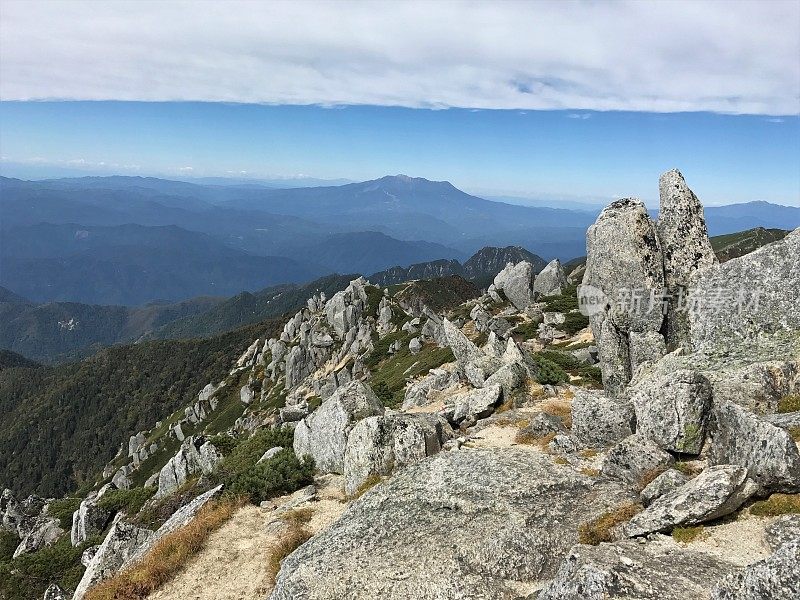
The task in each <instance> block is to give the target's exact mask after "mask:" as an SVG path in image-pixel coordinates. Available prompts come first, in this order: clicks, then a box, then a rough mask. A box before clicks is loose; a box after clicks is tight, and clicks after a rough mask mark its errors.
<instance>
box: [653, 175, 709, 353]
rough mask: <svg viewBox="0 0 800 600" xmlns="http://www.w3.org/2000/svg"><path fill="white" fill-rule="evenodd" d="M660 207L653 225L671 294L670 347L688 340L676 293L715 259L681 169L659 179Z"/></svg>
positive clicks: (700, 210) (698, 205) (699, 210)
mask: <svg viewBox="0 0 800 600" xmlns="http://www.w3.org/2000/svg"><path fill="white" fill-rule="evenodd" d="M658 189H659V195H660V207H659V212H658V221H657V222H656V228H657V230H658V237H659V239H660V240H661V249H662V251H663V254H664V277H665V283H666V287H667V291H668V292H669V293H670V295H671V299H670V302H669V304H668V311H667V338H668V339H667V342H668V346H669V348H670V349H674V348H677V347H679V346H685V345H686V344H687V343H688V342H689V328H688V319H687V318H686V313H685V312H683V311H681V310H680V309H679V307H678V305H677V298H676V297H675V296H676V294H678V293H679V290H685V289H686V288H688V287H689V285H690V284H691V283H692V281H693V278H694V277H695V275H696V274H697V273H698V272H700V271H702V270H704V269H708V268H710V267H712V266H714V265H716V264H717V263H718V261H717V256H716V254H715V253H714V249H713V248H712V247H711V241H710V240H709V239H708V231H707V229H706V221H705V217H704V216H703V205H702V204H701V203H700V200H698V199H697V196H695V195H694V193H693V192H692V190H690V189H689V186H688V185H686V181H684V179H683V175H681V173H680V171H678V170H677V169H673V170H671V171H667V172H666V173H664V174H663V175H661V177H660V179H659V181H658Z"/></svg>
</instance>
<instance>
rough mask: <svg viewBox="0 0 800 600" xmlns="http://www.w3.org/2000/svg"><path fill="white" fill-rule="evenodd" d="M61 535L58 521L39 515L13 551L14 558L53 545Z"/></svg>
mask: <svg viewBox="0 0 800 600" xmlns="http://www.w3.org/2000/svg"><path fill="white" fill-rule="evenodd" d="M63 533H64V530H63V529H61V526H60V525H59V522H58V519H53V518H52V517H48V516H47V515H44V514H43V515H40V516H39V517H37V518H36V519H35V520H34V522H33V523H32V525H31V527H30V530H29V531H28V533H27V535H25V536H24V537H23V538H22V541H21V542H20V543H19V545H18V546H17V549H16V550H14V558H17V557H18V556H22V555H23V554H29V553H31V552H36V551H37V550H41V549H42V548H45V547H47V546H50V545H52V544H54V543H55V542H56V540H58V538H60V537H61V535H62V534H63Z"/></svg>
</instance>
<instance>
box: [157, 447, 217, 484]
mask: <svg viewBox="0 0 800 600" xmlns="http://www.w3.org/2000/svg"><path fill="white" fill-rule="evenodd" d="M221 460H222V454H221V453H220V452H219V451H218V450H217V449H216V448H215V447H214V445H213V444H211V442H209V441H207V440H206V438H205V437H203V436H190V437H188V438H186V439H185V440H184V442H183V444H181V447H180V450H178V452H177V454H175V456H173V457H172V458H171V459H169V461H167V464H165V465H164V466H163V467H162V469H161V471H160V472H159V474H158V491H157V492H156V498H163V497H164V496H166V495H168V494H170V493H172V492H173V491H175V490H176V489H178V488H179V487H180V486H181V485H183V484H184V483H185V482H186V480H187V479H188V478H189V477H190V476H192V475H194V474H196V473H202V474H205V475H208V474H209V473H211V471H213V470H214V467H215V466H216V465H217V463H219V461H221Z"/></svg>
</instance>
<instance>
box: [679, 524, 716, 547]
mask: <svg viewBox="0 0 800 600" xmlns="http://www.w3.org/2000/svg"><path fill="white" fill-rule="evenodd" d="M707 537H708V532H707V531H706V530H705V527H703V526H702V525H695V526H694V527H676V528H675V529H673V530H672V539H674V540H675V541H676V542H681V543H682V544H688V543H690V542H693V541H695V540H702V539H703V538H707Z"/></svg>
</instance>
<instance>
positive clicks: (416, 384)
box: [403, 368, 460, 410]
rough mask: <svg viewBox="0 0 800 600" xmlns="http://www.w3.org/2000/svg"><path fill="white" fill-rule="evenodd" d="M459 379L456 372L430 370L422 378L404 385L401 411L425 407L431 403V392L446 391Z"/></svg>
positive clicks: (440, 369)
mask: <svg viewBox="0 0 800 600" xmlns="http://www.w3.org/2000/svg"><path fill="white" fill-rule="evenodd" d="M459 379H460V378H459V376H458V373H457V372H456V371H449V370H447V369H443V368H439V369H431V370H430V371H428V374H427V375H425V376H424V377H422V378H420V379H418V380H416V381H413V382H410V383H408V384H407V385H406V391H405V398H404V400H403V410H408V409H409V408H412V407H415V406H425V405H426V404H428V403H429V402H430V401H431V394H432V393H433V392H440V391H442V390H446V389H447V388H449V387H451V386H453V385H456V384H457V383H458V382H459Z"/></svg>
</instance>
